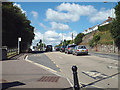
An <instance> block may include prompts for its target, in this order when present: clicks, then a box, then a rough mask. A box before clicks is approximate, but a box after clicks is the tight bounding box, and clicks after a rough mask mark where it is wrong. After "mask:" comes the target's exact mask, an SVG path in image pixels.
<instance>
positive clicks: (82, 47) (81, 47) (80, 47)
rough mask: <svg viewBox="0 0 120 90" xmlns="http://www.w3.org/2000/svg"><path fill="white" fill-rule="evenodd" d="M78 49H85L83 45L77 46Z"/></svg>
mask: <svg viewBox="0 0 120 90" xmlns="http://www.w3.org/2000/svg"><path fill="white" fill-rule="evenodd" d="M78 49H86V47H85V46H79V47H78Z"/></svg>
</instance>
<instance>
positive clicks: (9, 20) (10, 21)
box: [2, 2, 35, 52]
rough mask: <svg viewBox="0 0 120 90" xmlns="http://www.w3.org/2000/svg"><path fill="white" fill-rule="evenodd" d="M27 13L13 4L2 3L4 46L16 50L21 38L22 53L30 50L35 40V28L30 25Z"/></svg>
mask: <svg viewBox="0 0 120 90" xmlns="http://www.w3.org/2000/svg"><path fill="white" fill-rule="evenodd" d="M30 23H31V21H30V20H28V19H27V17H26V16H25V13H22V11H21V9H20V8H19V7H17V6H13V3H12V2H3V3H2V45H3V46H7V47H8V48H16V47H17V43H18V37H21V39H22V41H21V51H22V52H24V51H26V50H28V49H29V47H30V45H31V44H32V40H33V39H34V36H35V34H34V27H33V26H31V25H30Z"/></svg>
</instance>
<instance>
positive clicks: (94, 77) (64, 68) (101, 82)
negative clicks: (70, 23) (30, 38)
mask: <svg viewBox="0 0 120 90" xmlns="http://www.w3.org/2000/svg"><path fill="white" fill-rule="evenodd" d="M28 59H30V60H32V61H34V62H37V63H39V64H42V65H44V66H46V67H49V68H51V69H53V70H56V71H57V72H59V73H61V74H62V75H64V76H66V77H68V78H69V80H70V81H71V82H72V83H73V74H72V73H73V72H72V69H71V68H72V66H73V65H76V66H77V67H78V70H77V71H78V79H79V83H80V86H81V87H88V86H93V87H97V88H118V74H120V73H119V72H118V61H117V60H115V59H112V58H109V57H107V58H106V57H105V56H104V57H100V56H97V55H95V54H89V55H80V56H75V55H72V54H65V53H61V52H47V53H42V54H39V53H38V54H32V55H29V57H28Z"/></svg>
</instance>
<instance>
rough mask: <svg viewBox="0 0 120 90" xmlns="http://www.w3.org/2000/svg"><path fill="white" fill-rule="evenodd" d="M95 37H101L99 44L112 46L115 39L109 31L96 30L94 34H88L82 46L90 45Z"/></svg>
mask: <svg viewBox="0 0 120 90" xmlns="http://www.w3.org/2000/svg"><path fill="white" fill-rule="evenodd" d="M94 35H98V36H100V40H99V41H98V44H112V43H113V38H112V36H111V33H110V31H109V30H107V31H98V30H96V31H94V32H91V33H88V34H86V35H85V36H84V37H83V39H82V43H80V44H84V45H87V44H89V41H91V40H92V39H93V36H94Z"/></svg>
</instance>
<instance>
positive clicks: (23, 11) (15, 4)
mask: <svg viewBox="0 0 120 90" xmlns="http://www.w3.org/2000/svg"><path fill="white" fill-rule="evenodd" d="M13 6H17V7H18V8H20V9H21V11H22V13H25V14H26V11H25V10H23V9H22V7H21V5H20V4H17V3H14V4H13Z"/></svg>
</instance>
